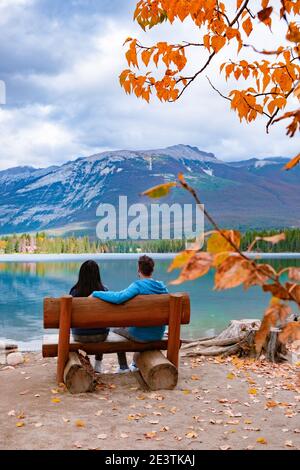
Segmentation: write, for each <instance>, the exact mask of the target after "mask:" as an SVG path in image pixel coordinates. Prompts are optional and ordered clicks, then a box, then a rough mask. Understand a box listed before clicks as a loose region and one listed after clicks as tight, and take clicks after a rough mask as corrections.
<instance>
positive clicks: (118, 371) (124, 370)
mask: <svg viewBox="0 0 300 470" xmlns="http://www.w3.org/2000/svg"><path fill="white" fill-rule="evenodd" d="M127 372H129V369H128V368H126V369H123V368H121V367H118V368H117V370H116V371H115V374H126V373H127Z"/></svg>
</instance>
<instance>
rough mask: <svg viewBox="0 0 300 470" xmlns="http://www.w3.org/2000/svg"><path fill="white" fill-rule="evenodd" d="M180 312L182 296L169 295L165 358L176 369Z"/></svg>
mask: <svg viewBox="0 0 300 470" xmlns="http://www.w3.org/2000/svg"><path fill="white" fill-rule="evenodd" d="M181 312H182V295H181V294H171V296H170V316H169V332H168V353H167V357H168V359H169V361H170V362H172V364H174V366H175V367H177V368H178V364H179V349H180V325H181Z"/></svg>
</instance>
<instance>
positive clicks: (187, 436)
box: [185, 431, 198, 439]
mask: <svg viewBox="0 0 300 470" xmlns="http://www.w3.org/2000/svg"><path fill="white" fill-rule="evenodd" d="M185 437H186V438H187V439H195V438H196V437H198V434H197V433H196V432H195V431H190V432H188V433H186V435H185Z"/></svg>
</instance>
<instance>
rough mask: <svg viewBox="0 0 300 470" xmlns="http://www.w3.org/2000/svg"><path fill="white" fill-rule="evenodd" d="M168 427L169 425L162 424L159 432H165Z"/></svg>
mask: <svg viewBox="0 0 300 470" xmlns="http://www.w3.org/2000/svg"><path fill="white" fill-rule="evenodd" d="M169 429H170V428H169V426H164V427H162V428H161V429H160V432H167V431H169Z"/></svg>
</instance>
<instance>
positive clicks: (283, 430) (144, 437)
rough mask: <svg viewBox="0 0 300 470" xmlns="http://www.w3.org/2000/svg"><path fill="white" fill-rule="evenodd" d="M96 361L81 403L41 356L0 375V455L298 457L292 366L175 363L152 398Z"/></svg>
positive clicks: (298, 408) (131, 377) (299, 390)
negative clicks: (137, 452) (271, 452)
mask: <svg viewBox="0 0 300 470" xmlns="http://www.w3.org/2000/svg"><path fill="white" fill-rule="evenodd" d="M104 361H105V365H106V368H107V369H108V372H110V373H107V374H104V375H102V376H101V381H102V385H99V387H98V389H97V391H96V392H95V393H92V394H81V395H70V394H69V393H68V392H65V391H64V390H63V389H60V388H58V387H57V385H56V383H55V362H56V361H55V360H54V359H43V358H42V357H41V354H40V353H30V354H27V355H26V363H25V364H23V365H21V366H17V367H16V368H12V369H7V368H5V367H1V368H0V429H1V433H0V448H1V449H99V450H104V449H105V450H106V449H107V450H110V449H114V450H118V449H157V450H159V449H165V450H169V449H181V450H182V449H190V450H193V449H221V450H223V449H224V450H227V449H228V450H229V449H249V450H250V449H260V450H263V449H285V450H289V449H291V450H292V449H294V450H295V449H298V450H300V429H299V428H300V419H299V416H300V383H299V382H297V380H299V378H298V377H297V374H296V372H297V371H298V374H299V368H298V370H297V369H296V367H295V366H290V365H284V366H283V365H281V366H278V365H270V364H268V365H264V364H255V363H248V364H245V363H243V362H241V361H239V360H235V359H231V358H230V359H228V360H226V361H225V362H220V360H219V359H218V358H217V359H197V360H193V359H186V358H181V365H180V379H179V383H178V386H177V388H176V389H175V390H173V391H162V392H150V391H146V390H144V389H143V387H142V386H141V384H140V381H139V374H132V373H130V374H123V375H116V374H112V373H111V372H112V371H113V369H114V367H115V364H116V358H115V355H109V356H106V357H105V359H104Z"/></svg>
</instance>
